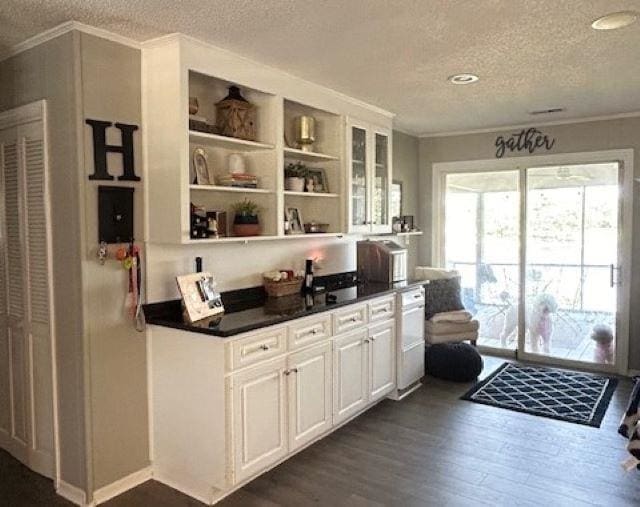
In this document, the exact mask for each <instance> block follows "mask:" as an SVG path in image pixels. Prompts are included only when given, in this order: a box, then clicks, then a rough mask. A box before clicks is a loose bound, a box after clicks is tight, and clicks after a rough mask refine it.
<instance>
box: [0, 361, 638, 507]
mask: <svg viewBox="0 0 640 507" xmlns="http://www.w3.org/2000/svg"><path fill="white" fill-rule="evenodd" d="M501 363H502V360H500V359H495V358H485V370H484V374H483V375H488V374H489V373H491V372H492V371H493V370H495V368H497V367H498V366H499V365H500V364H501ZM469 387H470V385H469V384H454V383H449V382H444V381H439V380H436V379H431V378H427V380H426V385H425V386H424V387H423V388H422V389H420V390H418V391H417V392H415V393H413V394H412V395H411V396H410V397H408V398H407V399H405V400H403V401H402V402H394V401H391V400H385V401H383V402H381V403H380V404H379V405H377V406H376V407H374V408H372V409H371V410H369V411H368V412H367V413H365V414H363V415H362V416H360V417H358V418H357V419H355V420H354V421H352V422H350V423H349V424H347V425H346V426H344V427H342V428H341V429H339V430H337V431H336V432H335V433H332V434H331V435H329V436H327V437H326V438H324V439H323V440H321V441H320V442H318V443H316V444H314V445H313V446H311V447H309V448H308V449H306V450H304V451H302V452H301V453H299V454H298V455H296V456H294V457H293V458H291V459H289V460H288V461H286V462H285V463H283V464H281V465H280V466H278V467H276V468H275V469H273V470H272V471H270V472H267V473H266V474H264V475H262V476H261V477H259V478H257V479H255V480H253V481H252V482H251V483H249V484H247V485H246V486H245V487H244V488H242V489H241V490H239V491H237V492H236V493H234V494H233V495H231V496H229V497H228V498H226V499H224V500H223V501H222V502H220V503H219V504H218V505H220V506H223V507H235V506H237V507H240V506H242V507H252V506H260V507H272V506H278V505H281V506H296V507H298V506H307V505H330V506H332V507H337V506H342V505H345V506H365V505H366V506H380V505H394V506H418V505H434V506H441V505H452V506H457V505H461V506H462V505H464V506H471V505H485V504H486V505H509V506H512V505H554V506H555V505H567V506H569V505H570V506H579V505H606V506H618V505H629V506H631V505H635V506H637V505H640V472H631V473H629V474H627V473H625V472H624V471H623V470H622V468H621V467H620V462H621V461H622V460H623V459H625V458H626V457H627V455H626V453H625V451H624V446H625V441H624V439H623V438H622V437H620V436H619V435H618V434H617V433H616V428H617V425H618V422H619V420H620V416H621V414H622V412H623V410H624V406H625V404H626V401H627V397H628V395H629V393H630V389H631V382H630V381H629V380H622V381H621V382H620V384H619V387H618V389H617V390H616V393H615V395H614V397H613V400H612V401H611V404H610V406H609V409H608V411H607V414H606V417H605V419H604V421H603V423H602V426H601V428H599V429H595V428H591V427H587V426H580V425H576V424H570V423H566V422H562V421H555V420H551V419H544V418H541V417H535V416H531V415H527V414H521V413H517V412H512V411H509V410H502V409H498V408H494V407H489V406H484V405H479V404H476V403H471V402H468V401H461V400H459V399H458V398H459V397H460V396H461V395H462V394H463V393H464V392H466V390H467V389H469ZM3 502H4V503H3ZM7 502H8V503H7ZM0 505H11V506H23V505H24V506H27V505H28V506H31V505H47V506H49V505H55V506H57V505H70V504H68V502H65V501H64V500H62V499H60V498H59V497H56V495H55V494H54V493H53V491H52V486H51V482H50V481H47V480H46V479H43V478H41V477H40V476H38V475H36V474H34V473H32V472H30V471H28V470H27V469H26V468H24V467H22V466H21V465H19V464H18V463H17V462H15V460H13V459H12V458H10V457H8V455H6V453H0ZM104 505H106V506H108V507H148V506H158V507H173V506H199V505H202V504H200V503H199V502H197V501H195V500H193V499H191V498H189V497H187V496H185V495H182V494H181V493H178V492H176V491H174V490H172V489H170V488H168V487H166V486H164V485H162V484H159V483H157V482H155V481H149V482H147V483H145V484H143V485H141V486H139V487H137V488H135V489H134V490H131V491H129V492H126V493H124V494H122V495H120V496H119V497H117V498H114V499H113V500H111V501H110V502H108V503H106V504H104Z"/></svg>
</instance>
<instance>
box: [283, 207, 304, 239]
mask: <svg viewBox="0 0 640 507" xmlns="http://www.w3.org/2000/svg"><path fill="white" fill-rule="evenodd" d="M287 218H288V219H289V234H304V226H303V225H302V215H301V214H300V210H299V209H298V208H287Z"/></svg>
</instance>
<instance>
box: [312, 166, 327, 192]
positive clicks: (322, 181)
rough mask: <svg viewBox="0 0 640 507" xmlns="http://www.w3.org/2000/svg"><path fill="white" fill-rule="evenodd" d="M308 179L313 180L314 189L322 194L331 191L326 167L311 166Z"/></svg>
mask: <svg viewBox="0 0 640 507" xmlns="http://www.w3.org/2000/svg"><path fill="white" fill-rule="evenodd" d="M307 179H310V180H311V181H312V182H313V191H314V192H318V193H320V194H327V193H329V182H328V181H327V173H325V172H324V169H320V168H318V169H316V168H309V170H308V172H307Z"/></svg>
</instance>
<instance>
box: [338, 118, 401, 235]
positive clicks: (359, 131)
mask: <svg viewBox="0 0 640 507" xmlns="http://www.w3.org/2000/svg"><path fill="white" fill-rule="evenodd" d="M347 133H348V143H349V144H348V146H349V151H350V153H349V166H350V169H351V171H350V183H349V192H350V194H349V232H361V233H385V232H391V218H390V216H389V215H390V214H389V207H390V189H391V148H390V145H389V143H390V138H391V136H390V132H389V131H387V130H385V129H380V128H377V127H374V126H371V125H366V124H362V123H356V122H351V121H350V122H349V123H348V125H347Z"/></svg>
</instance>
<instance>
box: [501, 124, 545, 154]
mask: <svg viewBox="0 0 640 507" xmlns="http://www.w3.org/2000/svg"><path fill="white" fill-rule="evenodd" d="M555 144H556V140H555V138H552V137H549V136H548V135H547V134H543V133H542V132H540V131H539V130H538V129H537V128H533V127H532V128H528V129H522V130H521V131H520V132H516V133H514V134H511V135H510V136H506V137H505V136H498V137H496V142H495V146H496V158H502V157H503V156H504V155H505V154H506V153H507V152H509V153H514V152H521V151H528V152H529V153H534V152H535V151H537V150H540V149H542V150H546V151H549V150H550V149H551V148H553V147H554V145H555Z"/></svg>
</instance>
